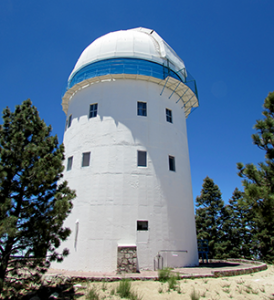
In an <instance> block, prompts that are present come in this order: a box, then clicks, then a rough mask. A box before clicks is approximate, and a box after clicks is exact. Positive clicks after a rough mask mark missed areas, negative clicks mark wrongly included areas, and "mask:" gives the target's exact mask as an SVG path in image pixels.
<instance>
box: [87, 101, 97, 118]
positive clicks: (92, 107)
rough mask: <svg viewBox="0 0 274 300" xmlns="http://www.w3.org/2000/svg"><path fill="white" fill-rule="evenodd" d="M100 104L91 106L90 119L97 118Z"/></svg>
mask: <svg viewBox="0 0 274 300" xmlns="http://www.w3.org/2000/svg"><path fill="white" fill-rule="evenodd" d="M97 110H98V103H94V104H91V105H90V106H89V118H95V117H96V116H97Z"/></svg>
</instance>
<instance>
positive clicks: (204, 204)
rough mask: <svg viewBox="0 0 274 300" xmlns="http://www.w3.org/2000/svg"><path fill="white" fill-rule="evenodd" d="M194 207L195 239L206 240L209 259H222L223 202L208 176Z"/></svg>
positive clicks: (217, 188)
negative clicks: (195, 207)
mask: <svg viewBox="0 0 274 300" xmlns="http://www.w3.org/2000/svg"><path fill="white" fill-rule="evenodd" d="M196 206H197V209H196V216H195V219H196V230H197V238H198V239H204V240H205V239H206V240H208V246H209V254H208V257H209V258H221V257H223V255H224V252H225V249H224V245H223V243H222V238H223V235H224V233H223V231H222V218H223V216H222V212H223V209H224V202H223V200H222V194H221V192H220V189H219V187H218V186H217V185H216V184H215V183H214V181H213V180H212V179H210V178H209V177H208V176H207V177H206V178H205V179H204V183H203V188H202V190H201V195H200V196H198V197H197V198H196Z"/></svg>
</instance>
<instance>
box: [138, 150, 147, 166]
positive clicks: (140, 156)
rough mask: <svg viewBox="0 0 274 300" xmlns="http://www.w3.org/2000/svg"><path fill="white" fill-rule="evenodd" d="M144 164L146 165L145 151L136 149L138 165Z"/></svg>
mask: <svg viewBox="0 0 274 300" xmlns="http://www.w3.org/2000/svg"><path fill="white" fill-rule="evenodd" d="M146 166H147V152H146V151H138V167H146Z"/></svg>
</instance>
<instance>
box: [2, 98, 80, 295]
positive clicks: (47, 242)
mask: <svg viewBox="0 0 274 300" xmlns="http://www.w3.org/2000/svg"><path fill="white" fill-rule="evenodd" d="M3 121H4V122H3V125H1V126H0V292H2V291H3V286H5V285H8V284H11V283H12V282H13V281H16V280H17V279H18V278H24V279H26V277H27V276H28V274H29V275H32V274H34V273H35V270H36V271H37V270H38V273H37V272H36V273H35V276H36V277H37V278H39V272H40V271H45V270H46V269H45V262H47V259H49V260H50V261H53V260H57V261H61V260H62V259H63V257H64V256H66V255H67V254H68V251H67V250H65V251H64V252H63V253H61V254H58V253H57V252H56V248H57V247H58V246H59V245H60V241H63V240H65V239H66V238H67V237H68V235H69V234H70V229H68V228H63V222H64V220H65V219H66V217H67V216H68V214H69V213H70V211H71V208H72V203H71V200H72V199H73V198H74V197H75V193H74V191H71V190H70V189H69V187H68V186H67V182H66V181H64V182H62V183H59V184H57V181H58V180H59V179H60V178H61V177H62V171H63V165H62V160H63V159H64V155H63V152H64V146H63V145H60V146H58V140H57V136H51V135H50V133H51V127H50V126H49V127H48V126H46V124H45V122H44V121H43V120H41V119H40V117H39V115H38V112H37V109H36V108H35V107H34V106H32V103H31V101H30V100H26V101H24V102H23V103H22V105H20V106H16V109H15V112H11V111H10V109H9V108H6V109H4V111H3ZM46 258H47V259H46ZM22 269H24V271H22ZM36 277H32V278H31V280H35V278H36Z"/></svg>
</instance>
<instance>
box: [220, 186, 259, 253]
mask: <svg viewBox="0 0 274 300" xmlns="http://www.w3.org/2000/svg"><path fill="white" fill-rule="evenodd" d="M223 215H224V219H223V230H224V233H225V236H224V241H225V246H226V257H230V258H241V257H244V258H247V259H248V258H249V259H250V258H251V256H252V253H251V249H250V243H251V240H252V232H253V226H254V224H253V221H252V220H253V213H252V210H251V209H250V205H249V203H248V201H247V200H246V199H245V198H244V193H243V192H241V191H240V190H239V189H238V188H236V189H235V190H234V192H233V195H232V198H231V199H230V200H229V204H228V205H226V206H225V213H224V214H223Z"/></svg>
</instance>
